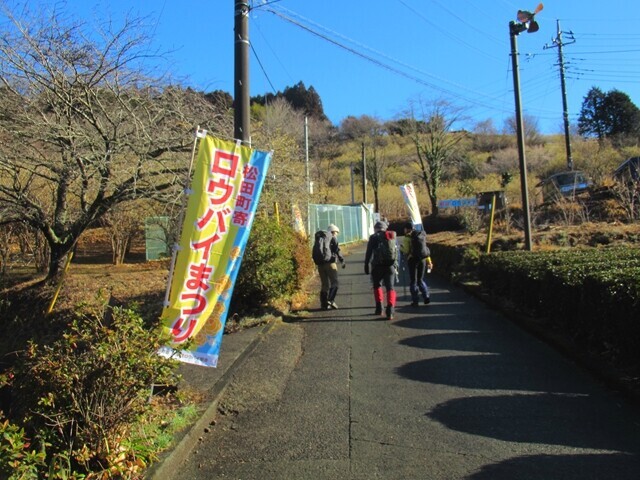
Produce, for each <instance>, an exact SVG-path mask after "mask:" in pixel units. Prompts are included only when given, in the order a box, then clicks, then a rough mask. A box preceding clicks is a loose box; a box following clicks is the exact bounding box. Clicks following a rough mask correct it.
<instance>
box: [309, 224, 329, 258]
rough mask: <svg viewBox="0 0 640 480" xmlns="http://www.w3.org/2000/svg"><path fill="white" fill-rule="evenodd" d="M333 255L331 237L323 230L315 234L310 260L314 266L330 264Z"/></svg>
mask: <svg viewBox="0 0 640 480" xmlns="http://www.w3.org/2000/svg"><path fill="white" fill-rule="evenodd" d="M332 256H333V254H332V253H331V235H330V234H328V233H327V232H325V231H324V230H319V231H317V232H316V234H315V237H314V241H313V248H312V250H311V258H313V263H315V264H316V265H322V264H324V263H330V262H331V259H332Z"/></svg>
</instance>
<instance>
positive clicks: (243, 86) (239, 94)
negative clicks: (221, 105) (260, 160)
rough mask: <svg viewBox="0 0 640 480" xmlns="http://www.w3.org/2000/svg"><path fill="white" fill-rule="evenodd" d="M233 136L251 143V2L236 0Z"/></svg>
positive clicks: (246, 143) (244, 142)
mask: <svg viewBox="0 0 640 480" xmlns="http://www.w3.org/2000/svg"><path fill="white" fill-rule="evenodd" d="M234 19H235V28H234V32H233V33H234V67H235V68H234V89H233V103H234V105H233V111H234V114H233V115H234V116H233V136H234V138H235V139H236V140H241V141H242V143H243V144H245V145H250V143H251V132H250V129H249V3H248V2H247V1H242V0H234Z"/></svg>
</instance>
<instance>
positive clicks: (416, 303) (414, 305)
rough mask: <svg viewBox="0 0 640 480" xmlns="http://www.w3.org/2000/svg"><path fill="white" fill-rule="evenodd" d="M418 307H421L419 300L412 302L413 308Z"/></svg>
mask: <svg viewBox="0 0 640 480" xmlns="http://www.w3.org/2000/svg"><path fill="white" fill-rule="evenodd" d="M418 305H419V304H418V301H417V300H415V301H413V302H411V306H412V307H417V306H418Z"/></svg>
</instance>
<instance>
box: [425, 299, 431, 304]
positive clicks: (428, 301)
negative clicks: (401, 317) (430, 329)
mask: <svg viewBox="0 0 640 480" xmlns="http://www.w3.org/2000/svg"><path fill="white" fill-rule="evenodd" d="M430 303H431V299H430V298H429V297H425V299H424V304H425V305H429V304H430Z"/></svg>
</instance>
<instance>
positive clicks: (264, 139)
mask: <svg viewBox="0 0 640 480" xmlns="http://www.w3.org/2000/svg"><path fill="white" fill-rule="evenodd" d="M253 131H254V135H253V140H254V146H255V147H256V148H259V149H261V150H273V151H274V152H275V155H274V156H273V159H272V161H271V165H270V166H269V175H268V177H267V179H266V180H265V185H264V191H263V193H262V199H261V203H265V204H267V205H269V204H272V203H275V202H277V203H278V204H280V205H281V206H283V207H284V206H285V205H287V206H290V205H292V204H304V203H306V202H307V200H308V193H307V185H306V182H305V165H304V148H303V139H304V114H303V113H302V112H301V111H298V110H294V109H293V107H292V106H291V105H290V104H289V102H287V100H285V99H284V98H276V99H275V100H273V101H271V102H269V103H267V105H266V106H265V107H264V118H263V119H260V120H259V121H257V122H255V125H254V127H253ZM287 211H290V209H284V208H283V209H281V212H282V213H283V214H285V212H287Z"/></svg>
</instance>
